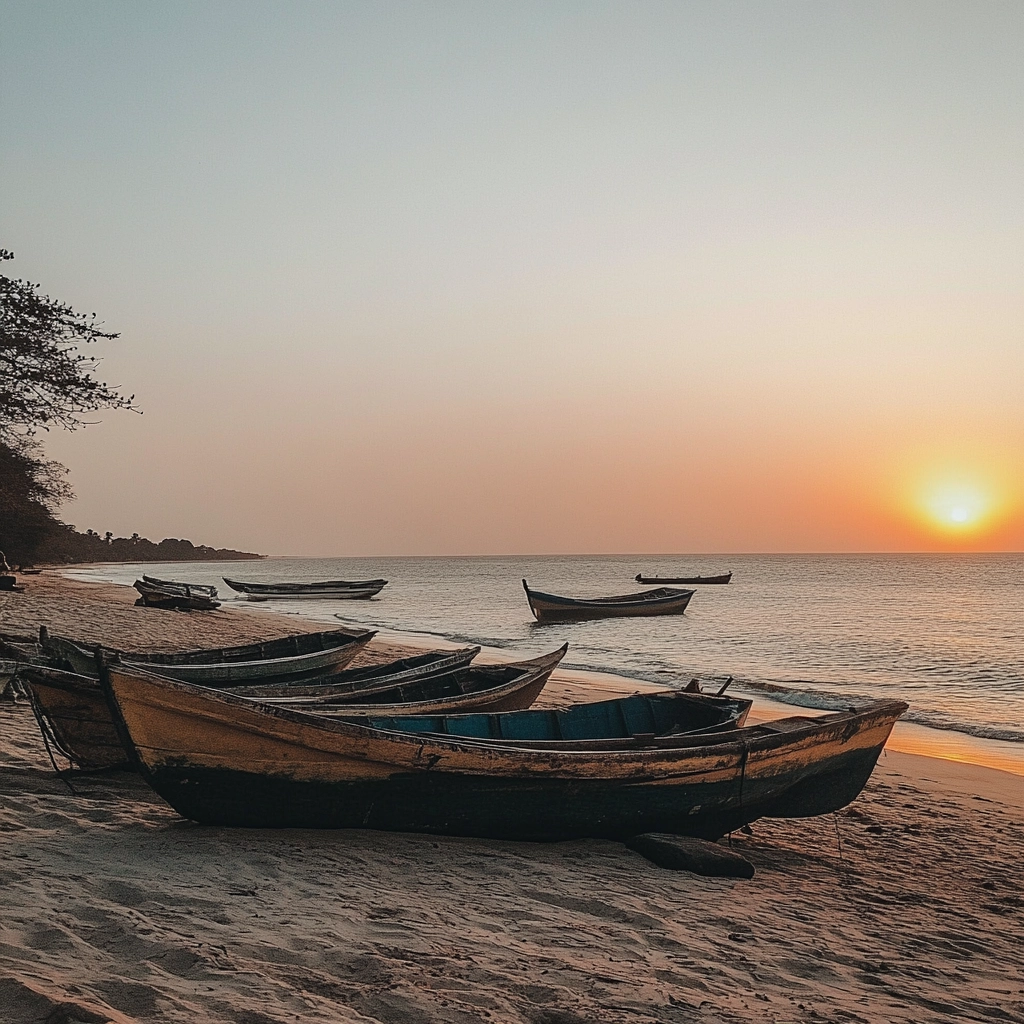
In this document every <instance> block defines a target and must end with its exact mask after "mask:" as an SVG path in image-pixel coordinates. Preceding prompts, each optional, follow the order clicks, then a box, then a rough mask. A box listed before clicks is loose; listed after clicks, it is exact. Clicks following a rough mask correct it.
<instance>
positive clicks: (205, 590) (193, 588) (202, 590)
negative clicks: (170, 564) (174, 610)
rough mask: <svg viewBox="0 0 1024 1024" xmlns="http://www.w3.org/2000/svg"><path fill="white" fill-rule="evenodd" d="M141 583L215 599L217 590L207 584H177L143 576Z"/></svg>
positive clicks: (173, 581)
mask: <svg viewBox="0 0 1024 1024" xmlns="http://www.w3.org/2000/svg"><path fill="white" fill-rule="evenodd" d="M142 582H143V583H149V584H150V585H152V586H154V587H167V588H169V589H180V590H182V591H186V592H191V593H193V594H206V595H207V597H216V596H217V588H216V587H214V586H211V585H210V584H208V583H179V582H178V581H177V580H161V579H157V577H156V576H145V575H144V576H143V577H142Z"/></svg>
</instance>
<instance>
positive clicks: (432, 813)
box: [100, 665, 907, 840]
mask: <svg viewBox="0 0 1024 1024" xmlns="http://www.w3.org/2000/svg"><path fill="white" fill-rule="evenodd" d="M100 682H101V685H102V686H103V687H104V689H105V691H106V692H107V694H108V698H109V700H110V704H111V707H112V709H114V711H115V722H116V724H117V727H118V729H119V731H120V733H121V735H122V738H123V739H124V742H125V744H126V746H128V747H130V749H131V751H132V756H133V758H134V760H135V762H136V764H137V766H138V768H139V770H140V772H141V773H142V775H143V776H144V778H145V779H146V780H147V782H148V783H149V784H150V785H151V786H152V787H153V789H154V790H155V791H156V792H157V793H158V794H159V795H160V796H162V797H163V798H164V799H165V800H166V801H167V802H168V803H169V804H170V805H171V806H172V807H174V809H175V810H177V811H178V812H179V813H180V814H182V815H183V816H185V817H187V818H191V819H193V820H194V821H198V822H201V823H204V824H210V825H226V826H242V827H254V828H374V829H384V830H389V831H403V832H428V833H438V834H445V835H465V836H479V837H484V838H491V839H520V840H561V839H572V838H581V837H587V836H593V837H600V838H608V839H622V838H627V837H630V836H633V835H637V834H640V833H643V832H669V833H674V834H677V835H690V836H698V837H701V838H705V839H717V838H720V837H721V836H723V835H725V834H726V833H727V832H731V831H733V830H734V829H737V828H739V827H740V826H742V825H744V824H748V823H749V822H752V821H755V820H757V819H758V818H762V817H766V816H769V817H806V816H810V815H816V814H824V813H827V812H830V811H835V810H838V809H839V808H841V807H843V806H845V805H846V804H848V803H849V802H850V801H851V800H853V799H854V798H855V797H856V796H857V794H858V793H859V792H860V791H861V789H862V788H863V787H864V784H865V783H866V782H867V780H868V778H869V777H870V775H871V772H872V770H873V769H874V766H875V762H876V761H877V759H878V756H879V754H880V753H881V751H882V748H883V747H884V745H885V742H886V740H887V738H888V736H889V733H890V731H891V730H892V727H893V724H894V723H895V721H896V719H897V718H899V716H900V715H901V714H902V713H903V712H904V711H905V710H906V708H907V705H906V704H904V703H902V702H901V701H888V700H886V701H873V702H871V703H870V704H866V705H865V706H863V707H862V708H860V709H859V710H856V711H848V712H841V713H838V714H830V715H824V716H822V717H819V718H811V717H804V716H797V717H793V718H784V719H780V720H778V721H775V722H768V723H764V724H762V725H757V726H752V727H745V728H726V729H723V730H721V731H718V732H712V733H707V732H703V733H702V732H698V733H696V734H687V733H686V732H682V733H681V734H678V735H666V734H664V733H663V734H662V735H661V736H660V737H659V735H658V730H657V723H656V722H655V721H653V715H651V714H648V715H646V716H643V717H644V721H640V719H641V717H642V713H641V712H640V711H639V710H637V715H636V718H632V717H631V716H632V714H633V711H634V709H640V708H641V706H642V704H646V705H647V707H648V711H650V705H651V702H652V698H650V697H640V696H638V697H635V698H626V699H625V702H629V701H632V702H633V703H632V704H628V703H626V704H625V706H622V705H620V711H619V716H620V717H619V719H618V721H619V726H618V729H617V730H615V735H614V737H613V736H611V735H609V732H610V731H611V730H610V729H607V730H605V731H604V732H602V733H601V734H599V730H598V729H597V726H596V725H594V723H592V722H591V723H589V724H587V725H585V726H584V727H583V728H581V729H580V730H578V731H577V732H575V733H573V734H572V735H571V736H570V737H569V738H568V739H567V738H566V736H565V732H564V730H563V725H562V723H563V722H565V723H568V722H571V721H572V717H571V716H572V713H573V710H574V709H569V710H567V711H565V712H562V713H561V714H562V716H564V717H563V718H561V719H560V718H558V717H557V715H556V717H555V718H554V721H556V722H558V723H559V729H558V735H557V736H556V735H549V734H547V733H546V734H545V735H538V730H537V729H532V730H526V731H528V732H530V735H529V736H527V737H524V738H522V739H519V738H516V737H505V736H504V735H503V736H502V738H501V739H500V740H496V739H494V738H492V737H490V736H488V735H487V732H486V729H481V730H480V733H481V734H480V735H459V734H458V725H457V724H456V725H455V728H454V730H453V729H452V724H451V723H452V720H451V718H447V719H446V720H445V722H444V729H445V732H444V733H442V732H440V731H439V730H440V728H441V725H440V723H437V722H434V721H430V722H428V723H427V727H426V728H424V727H423V726H422V725H421V722H422V719H420V718H418V717H416V716H413V717H411V718H392V717H385V718H383V719H380V720H375V719H373V718H355V717H350V718H328V717H324V716H321V715H313V714H308V713H305V712H301V711H295V710H292V709H290V708H282V707H277V706H274V705H269V704H259V703H254V702H253V701H250V700H246V699H245V698H240V697H237V696H234V695H232V694H229V693H224V692H220V691H212V690H209V689H205V688H203V687H197V686H193V685H191V684H188V683H183V682H177V681H174V680H167V679H161V678H160V677H158V676H153V675H150V674H147V673H144V672H140V671H138V670H135V669H131V668H128V667H127V666H118V665H110V666H106V667H105V669H104V671H103V674H102V677H101V680H100ZM685 698H689V699H690V700H698V699H700V698H697V697H695V696H694V695H690V694H671V695H668V696H667V697H666V698H665V699H667V700H679V699H685ZM722 699H726V698H722ZM638 702H639V703H638ZM611 703H615V702H611ZM471 717H472V718H475V719H480V718H481V716H471ZM482 717H485V718H486V717H487V716H482ZM463 720H464V719H463ZM606 720H607V721H609V722H611V721H612V715H611V713H609V714H608V715H607V716H606ZM533 721H534V722H537V721H540V720H539V719H533ZM547 721H548V722H550V721H552V719H551V718H550V717H549V718H548V719H547ZM487 728H490V727H489V726H488V727H487ZM453 731H454V733H455V734H453ZM464 731H465V730H464ZM469 731H471V732H472V730H469ZM552 731H553V730H552ZM545 740H549V742H548V745H547V746H543V745H541V746H538V745H537V744H538V743H539V744H544V742H545ZM624 740H628V741H629V742H628V743H626V744H624V743H623V741H624ZM580 741H584V742H586V741H590V746H589V747H588V746H583V747H580V746H579V745H578V744H579V743H580ZM652 741H655V742H652ZM602 742H604V743H606V744H607V747H606V748H602V747H601V746H600V744H601V743H602ZM572 744H577V746H573V745H572Z"/></svg>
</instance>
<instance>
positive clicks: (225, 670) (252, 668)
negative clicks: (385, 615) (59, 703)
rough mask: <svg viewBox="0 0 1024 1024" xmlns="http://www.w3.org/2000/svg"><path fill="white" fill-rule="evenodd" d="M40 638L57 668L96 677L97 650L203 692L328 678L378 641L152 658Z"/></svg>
mask: <svg viewBox="0 0 1024 1024" xmlns="http://www.w3.org/2000/svg"><path fill="white" fill-rule="evenodd" d="M41 633H42V634H43V635H42V636H41V638H40V643H41V646H42V648H43V651H44V653H45V654H46V655H47V657H48V658H49V659H50V661H51V663H52V664H54V665H55V666H56V667H58V668H65V669H68V670H70V671H72V672H77V673H79V674H81V675H87V676H89V675H91V676H95V675H96V673H97V668H96V652H97V650H99V651H100V652H102V653H103V654H105V655H106V656H107V657H109V658H112V659H113V658H116V659H118V660H120V661H122V662H124V663H125V664H126V665H137V666H139V667H140V668H145V669H149V670H150V671H152V672H159V673H160V674H161V675H166V676H172V677H173V678H175V679H187V680H189V681H190V682H193V683H198V684H200V685H202V686H230V685H232V684H246V685H250V686H253V685H256V684H258V683H266V684H272V683H273V684H280V683H294V682H302V681H304V680H307V679H318V678H320V677H323V676H329V675H332V674H333V673H336V672H340V671H341V670H342V669H344V668H345V667H346V666H347V665H348V664H349V662H351V661H352V659H353V658H354V657H355V656H356V655H357V654H358V653H359V652H360V651H361V650H362V649H363V648H364V647H365V646H366V645H367V644H368V643H369V642H370V640H371V639H372V638H373V637H374V636H375V635H376V631H374V630H365V629H360V630H355V629H344V628H342V629H330V630H324V631H321V632H319V633H296V634H294V635H292V636H286V637H281V638H280V639H278V640H267V641H264V642H263V643H255V644H243V645H242V646H240V647H217V648H210V649H203V650H196V651H184V652H181V653H175V654H154V653H149V652H143V651H119V650H115V649H113V648H108V647H103V646H99V647H91V648H90V647H86V646H83V645H81V644H78V643H76V642H74V641H73V640H68V639H66V638H64V637H60V636H52V635H50V634H47V633H45V632H44V631H41Z"/></svg>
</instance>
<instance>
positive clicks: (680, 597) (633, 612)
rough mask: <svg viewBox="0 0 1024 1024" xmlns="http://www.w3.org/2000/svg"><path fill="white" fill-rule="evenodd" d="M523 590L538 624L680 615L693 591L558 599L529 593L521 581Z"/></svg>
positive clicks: (665, 588) (555, 596)
mask: <svg viewBox="0 0 1024 1024" xmlns="http://www.w3.org/2000/svg"><path fill="white" fill-rule="evenodd" d="M523 590H525V591H526V599H527V600H528V601H529V602H530V610H531V611H532V612H533V616H534V618H535V619H536V620H537V621H538V622H541V623H547V622H580V621H583V620H585V619H612V618H620V617H635V616H646V615H682V614H683V612H684V611H686V606H687V605H688V604H689V603H690V598H691V597H693V595H694V591H692V590H673V589H671V588H670V587H660V588H659V589H657V590H643V591H641V592H640V593H639V594H624V595H623V596H621V597H596V598H590V599H585V598H575V597H559V596H557V595H555V594H543V593H541V592H540V591H539V590H531V589H530V588H529V586H528V585H527V583H526V580H523Z"/></svg>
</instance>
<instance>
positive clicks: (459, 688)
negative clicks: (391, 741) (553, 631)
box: [273, 644, 569, 716]
mask: <svg viewBox="0 0 1024 1024" xmlns="http://www.w3.org/2000/svg"><path fill="white" fill-rule="evenodd" d="M568 649H569V645H568V644H563V645H562V646H561V647H560V648H559V649H558V650H557V651H552V652H551V653H550V654H545V655H542V656H541V657H539V658H532V659H530V660H529V661H513V662H508V663H507V664H504V665H480V666H477V667H475V668H468V669H465V670H463V671H461V672H451V673H448V674H446V675H440V676H430V677H429V678H426V679H420V680H417V681H416V682H413V683H403V684H401V685H399V686H396V687H391V688H388V689H383V688H381V689H378V690H375V691H373V692H371V693H359V694H358V695H356V696H354V697H353V698H352V700H351V701H346V702H345V703H337V702H326V701H322V700H321V701H316V700H314V701H292V700H289V699H288V698H284V699H283V700H279V701H273V703H274V704H275V705H277V706H282V705H284V706H286V707H291V708H295V709H296V710H302V711H310V712H315V713H316V714H319V715H342V716H351V715H363V714H373V715H402V716H405V715H437V714H456V713H460V712H465V711H518V710H520V709H521V708H528V707H529V706H530V705H531V704H532V703H533V702H534V701H535V700H536V699H537V698H538V697H539V696H540V692H541V690H543V689H544V686H545V684H546V683H547V681H548V679H550V677H551V673H552V672H553V671H554V670H555V668H557V666H558V663H559V662H560V661H561V660H562V658H564V657H565V652H566V651H567V650H568Z"/></svg>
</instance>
